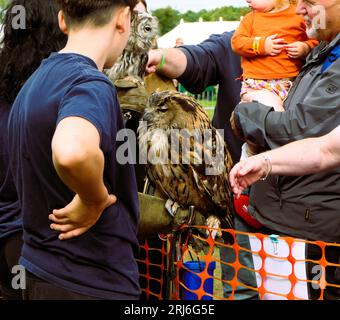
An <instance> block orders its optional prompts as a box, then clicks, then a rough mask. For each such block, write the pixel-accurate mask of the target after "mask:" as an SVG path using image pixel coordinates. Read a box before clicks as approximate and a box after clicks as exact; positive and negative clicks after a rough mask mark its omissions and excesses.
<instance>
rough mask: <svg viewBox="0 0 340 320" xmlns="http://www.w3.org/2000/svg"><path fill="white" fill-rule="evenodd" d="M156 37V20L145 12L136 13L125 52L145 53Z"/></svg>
mask: <svg viewBox="0 0 340 320" xmlns="http://www.w3.org/2000/svg"><path fill="white" fill-rule="evenodd" d="M157 35H158V19H157V18H156V17H153V16H152V15H150V14H149V13H147V12H136V13H135V16H134V18H133V20H132V24H131V34H130V37H129V40H128V43H127V45H126V48H125V50H127V51H131V52H147V51H149V50H150V49H151V47H152V45H153V44H154V43H155V40H156V37H157Z"/></svg>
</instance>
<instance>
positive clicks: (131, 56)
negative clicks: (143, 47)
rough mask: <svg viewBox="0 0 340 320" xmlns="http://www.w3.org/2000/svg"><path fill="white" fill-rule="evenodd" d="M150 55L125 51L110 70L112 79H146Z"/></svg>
mask: <svg viewBox="0 0 340 320" xmlns="http://www.w3.org/2000/svg"><path fill="white" fill-rule="evenodd" d="M147 62H148V54H147V53H146V52H140V51H127V50H124V52H123V54H122V55H121V56H120V57H119V59H118V60H117V63H116V64H115V65H114V66H113V68H112V69H111V70H110V75H109V76H110V78H111V79H123V78H125V77H128V76H132V77H136V78H139V79H140V80H142V79H143V78H144V73H145V68H146V64H147Z"/></svg>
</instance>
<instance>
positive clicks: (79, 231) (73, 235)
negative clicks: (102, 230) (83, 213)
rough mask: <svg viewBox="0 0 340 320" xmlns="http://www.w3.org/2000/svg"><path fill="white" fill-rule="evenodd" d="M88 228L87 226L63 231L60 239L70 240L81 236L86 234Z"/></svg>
mask: <svg viewBox="0 0 340 320" xmlns="http://www.w3.org/2000/svg"><path fill="white" fill-rule="evenodd" d="M87 230H88V229H87V228H78V229H75V230H72V231H69V232H65V233H61V234H60V235H59V240H61V241H65V240H70V239H73V238H76V237H79V236H81V235H82V234H84V233H85V232H86V231H87Z"/></svg>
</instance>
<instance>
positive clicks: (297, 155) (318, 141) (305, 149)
mask: <svg viewBox="0 0 340 320" xmlns="http://www.w3.org/2000/svg"><path fill="white" fill-rule="evenodd" d="M270 154H271V155H270V156H271V157H272V165H273V169H272V173H273V174H282V175H283V174H290V175H304V174H310V173H316V172H319V171H324V170H331V169H333V168H336V167H338V166H340V126H338V127H337V128H335V129H334V130H333V131H332V132H330V133H329V134H327V135H325V136H322V137H320V138H310V139H305V140H300V141H296V142H293V143H291V144H288V145H286V146H283V147H281V148H279V149H277V150H273V151H271V152H270Z"/></svg>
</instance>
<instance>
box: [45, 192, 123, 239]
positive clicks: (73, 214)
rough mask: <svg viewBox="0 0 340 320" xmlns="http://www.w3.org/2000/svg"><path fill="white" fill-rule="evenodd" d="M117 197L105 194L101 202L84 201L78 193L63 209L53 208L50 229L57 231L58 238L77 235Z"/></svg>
mask: <svg viewBox="0 0 340 320" xmlns="http://www.w3.org/2000/svg"><path fill="white" fill-rule="evenodd" d="M116 202H117V198H116V197H115V196H114V195H109V194H108V195H107V198H106V199H104V200H103V201H102V202H101V203H96V204H93V203H91V204H90V203H85V202H84V201H83V200H81V199H80V197H79V196H78V195H75V197H74V198H73V200H72V201H71V202H70V203H69V204H68V205H67V206H66V207H65V208H63V209H60V210H53V213H52V214H50V215H49V217H48V218H49V219H50V220H51V221H53V223H52V224H51V226H50V227H51V229H52V230H55V231H59V232H60V235H59V239H60V240H68V239H71V238H75V237H78V236H80V235H82V234H83V233H85V232H86V231H87V230H89V229H90V228H91V227H92V226H93V225H95V224H96V222H97V221H98V219H99V218H100V216H101V215H102V213H103V211H104V210H105V209H106V208H107V207H109V206H111V205H113V204H115V203H116Z"/></svg>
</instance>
